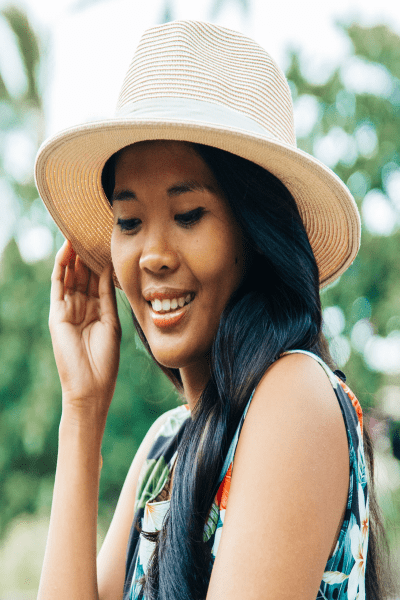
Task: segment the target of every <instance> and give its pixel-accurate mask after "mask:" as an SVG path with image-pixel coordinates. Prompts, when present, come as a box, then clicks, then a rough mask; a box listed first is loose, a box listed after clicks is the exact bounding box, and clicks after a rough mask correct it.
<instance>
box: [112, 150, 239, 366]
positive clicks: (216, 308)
mask: <svg viewBox="0 0 400 600" xmlns="http://www.w3.org/2000/svg"><path fill="white" fill-rule="evenodd" d="M113 213H114V228H113V233H112V240H111V254H112V261H113V264H114V269H115V273H116V275H117V277H118V280H119V282H120V284H121V287H122V289H123V291H124V292H125V294H126V296H127V298H128V300H129V303H130V305H131V307H132V309H133V312H134V313H135V316H136V318H137V320H138V322H139V324H140V326H141V328H142V330H143V332H144V334H145V336H146V338H147V341H148V343H149V345H150V348H151V350H152V352H153V354H154V357H155V358H156V360H158V362H160V363H161V364H162V365H164V366H166V367H170V368H183V367H187V366H190V365H194V364H195V363H196V362H197V361H199V360H203V359H204V358H205V356H206V355H207V353H208V351H209V350H210V348H211V345H212V342H213V339H214V336H215V334H216V332H217V329H218V324H219V320H220V317H221V313H222V311H223V309H224V308H225V306H226V304H227V302H228V300H229V298H230V296H231V295H232V293H233V292H234V291H235V290H236V289H237V288H238V286H239V284H240V282H241V279H242V276H243V269H244V252H243V244H242V234H241V231H240V228H239V227H238V225H237V223H236V221H235V220H234V218H233V215H232V213H231V211H230V208H229V205H228V203H227V202H226V200H225V198H224V197H223V195H222V193H221V191H220V190H219V188H218V184H217V182H216V180H215V178H214V176H213V174H212V173H211V171H210V169H209V168H208V166H207V165H206V164H205V163H204V161H203V160H202V158H200V156H199V155H198V154H197V153H196V151H195V150H194V148H193V147H192V146H191V145H189V144H186V143H184V142H172V141H155V142H142V143H140V144H134V145H132V146H129V147H127V148H125V149H124V150H123V151H122V153H121V154H120V156H119V157H118V160H117V164H116V169H115V188H114V193H113Z"/></svg>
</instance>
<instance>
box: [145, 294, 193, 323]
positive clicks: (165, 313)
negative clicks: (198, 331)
mask: <svg viewBox="0 0 400 600" xmlns="http://www.w3.org/2000/svg"><path fill="white" fill-rule="evenodd" d="M194 297H195V294H193V293H191V294H187V295H186V296H185V298H183V300H184V303H183V306H179V303H178V305H177V308H173V307H175V304H176V303H175V302H173V300H175V298H174V299H172V300H168V302H169V310H167V307H168V304H167V303H166V301H165V300H162V301H160V300H153V301H152V302H148V303H147V304H148V305H149V307H150V313H151V318H152V320H153V323H154V325H155V326H156V327H159V328H160V329H168V328H171V327H175V326H176V325H178V323H180V322H181V321H182V319H183V318H184V317H186V315H187V313H188V311H190V308H191V306H190V305H191V303H192V302H193V299H194ZM176 300H178V299H176ZM155 302H156V303H157V302H160V303H164V302H165V304H164V307H165V309H164V307H163V306H161V310H159V311H157V310H155V309H154V308H153V306H152V305H153V304H154V303H155ZM155 308H159V304H156V307H155Z"/></svg>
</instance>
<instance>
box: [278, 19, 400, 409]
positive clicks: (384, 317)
mask: <svg viewBox="0 0 400 600" xmlns="http://www.w3.org/2000/svg"><path fill="white" fill-rule="evenodd" d="M345 31H347V34H348V35H349V37H350V39H351V40H352V42H353V45H354V53H355V55H356V56H358V57H361V58H362V59H364V60H365V61H374V62H376V61H379V62H380V63H381V64H383V65H385V66H386V68H387V69H388V71H389V72H390V73H391V75H392V76H393V86H394V89H395V90H396V89H397V88H398V86H399V81H398V80H397V79H395V78H396V77H397V76H398V74H399V66H400V59H399V56H400V38H399V37H398V36H397V35H396V34H394V33H393V32H391V31H390V30H389V29H388V28H387V27H384V26H376V27H371V28H362V27H360V26H359V25H355V24H353V25H351V26H350V27H347V28H345ZM287 77H288V79H289V80H290V82H291V87H292V90H294V94H295V99H296V100H299V99H300V98H301V97H302V95H303V94H307V95H311V96H312V97H313V98H314V99H316V101H317V103H318V105H319V107H320V111H319V118H318V119H317V120H316V122H315V125H314V127H313V128H312V130H311V131H310V132H309V133H308V135H307V136H306V137H304V138H301V139H300V140H299V146H300V147H301V148H302V149H304V150H306V151H307V152H310V153H313V152H314V148H315V143H316V140H318V139H320V138H322V137H323V136H325V135H327V134H328V133H329V132H330V131H331V130H332V128H334V127H336V128H337V127H339V128H341V129H342V130H343V131H344V132H345V133H347V134H348V135H349V136H352V138H353V139H354V138H355V137H356V135H357V130H359V128H360V127H362V126H363V125H365V124H368V125H369V126H371V128H373V130H374V131H375V133H376V137H377V147H376V149H375V150H374V151H373V152H371V153H370V154H367V155H363V153H362V152H360V150H358V151H357V152H356V155H355V156H353V157H351V158H350V160H349V158H348V157H346V156H343V157H341V158H340V159H339V160H338V162H337V164H336V165H334V167H333V168H334V170H335V171H336V173H337V174H338V175H339V177H340V178H341V179H342V180H343V181H344V182H346V183H347V184H348V185H349V187H350V189H351V191H352V192H353V195H354V196H355V199H356V201H357V203H358V205H359V207H360V208H361V205H362V200H363V197H364V196H365V194H366V193H367V192H368V191H369V190H370V189H376V190H379V191H381V192H382V193H384V191H385V190H384V180H385V172H387V171H388V170H389V171H390V170H394V169H396V168H400V155H399V142H398V140H399V139H400V121H399V118H398V106H397V105H396V103H395V102H392V101H391V100H390V99H388V98H385V97H382V96H378V95H373V94H367V93H359V94H357V93H354V92H353V91H349V90H346V88H345V86H344V84H343V82H342V74H341V67H340V66H338V68H337V69H336V70H335V71H334V72H333V73H332V74H331V76H330V77H329V79H328V80H327V81H326V82H325V83H324V84H323V85H313V84H312V83H310V82H309V81H307V79H306V78H305V77H304V76H303V74H302V70H301V65H300V61H299V57H298V55H296V54H292V56H291V62H290V66H289V69H288V72H287ZM399 243H400V233H399V231H398V230H397V231H395V232H394V233H393V234H392V235H391V236H377V235H372V234H371V233H370V232H369V231H368V230H367V229H366V228H365V227H363V228H362V241H361V248H360V251H359V254H358V256H357V258H356V260H355V261H354V263H353V265H352V266H351V267H350V268H349V269H348V270H347V271H346V272H345V273H344V274H343V275H342V276H341V278H340V281H339V283H337V284H335V285H333V286H331V287H330V288H328V289H326V290H325V291H324V292H323V293H322V300H323V305H324V306H325V307H327V306H338V307H340V308H341V310H342V311H343V313H344V316H345V323H346V324H345V328H344V330H343V332H342V334H343V335H344V336H346V337H347V338H348V339H349V338H350V335H351V331H352V328H353V327H354V325H355V324H356V322H357V321H358V320H359V319H361V318H363V317H362V316H360V315H359V314H357V311H355V310H354V303H356V302H357V299H366V301H367V303H368V304H369V305H370V307H371V315H368V317H369V318H370V320H371V323H372V325H373V327H374V333H375V334H378V335H381V336H385V335H387V333H388V332H387V324H388V321H389V319H390V318H392V317H393V316H394V315H400V303H399V293H400V278H399V274H400V273H399V267H398V265H399V262H398V248H399ZM345 370H346V374H347V375H348V379H349V383H350V386H351V387H352V388H353V389H354V391H355V393H356V394H357V395H358V396H359V397H360V400H361V402H362V405H363V407H364V408H373V407H374V406H375V405H376V399H375V393H376V392H377V391H378V390H379V388H381V387H382V386H383V385H387V384H389V383H391V384H393V383H398V376H394V375H393V376H389V375H385V374H384V373H382V372H379V371H373V370H371V369H370V368H369V367H368V365H367V363H366V362H365V360H364V356H363V354H362V353H360V352H359V351H357V350H356V349H355V348H354V347H352V350H351V356H350V360H349V361H348V363H347V364H346V368H345Z"/></svg>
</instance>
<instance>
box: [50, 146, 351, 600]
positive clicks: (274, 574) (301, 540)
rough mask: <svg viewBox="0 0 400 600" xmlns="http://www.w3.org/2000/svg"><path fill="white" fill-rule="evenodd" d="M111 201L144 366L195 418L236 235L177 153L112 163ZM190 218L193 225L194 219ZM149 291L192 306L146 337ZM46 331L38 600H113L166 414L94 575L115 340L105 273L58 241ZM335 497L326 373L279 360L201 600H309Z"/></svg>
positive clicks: (152, 326) (340, 496)
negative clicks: (159, 370)
mask: <svg viewBox="0 0 400 600" xmlns="http://www.w3.org/2000/svg"><path fill="white" fill-rule="evenodd" d="M194 181H195V182H196V183H197V184H198V185H197V186H195V187H196V189H191V190H189V189H188V188H189V187H190V186H188V185H187V182H192V184H193V182H194ZM184 182H186V184H185V185H183V183H184ZM178 184H179V185H178ZM192 188H193V185H192ZM171 189H172V190H173V192H171ZM114 196H115V199H114V203H113V214H114V230H113V234H112V260H113V266H114V269H115V272H116V274H117V277H118V279H119V282H120V284H121V286H122V288H123V290H124V292H125V294H126V296H127V298H128V300H129V302H130V304H131V306H132V308H133V310H134V312H135V315H136V317H137V319H138V321H139V323H140V326H141V327H142V329H143V331H144V333H145V335H146V338H147V340H148V341H149V343H150V347H151V349H152V352H153V354H154V356H155V357H156V359H157V360H158V361H159V362H160V363H161V364H163V365H165V366H168V367H175V368H179V369H180V373H181V376H182V381H183V385H184V392H185V396H186V398H187V400H188V402H189V405H190V407H191V408H193V407H194V406H195V404H196V402H197V400H198V397H199V394H200V393H201V391H202V389H203V388H204V386H205V384H206V383H207V380H208V377H209V367H208V365H209V359H208V357H209V352H210V348H211V344H212V340H213V338H214V336H215V333H216V331H217V328H218V323H219V320H220V316H221V314H222V311H223V309H224V307H225V306H226V303H227V302H228V300H229V298H230V297H231V295H232V293H234V291H235V290H236V289H237V287H238V286H239V285H240V282H241V280H242V277H243V275H244V273H245V268H246V260H247V259H246V252H245V250H244V247H243V242H242V235H241V232H240V229H239V228H238V226H237V224H236V222H235V220H234V219H233V216H232V214H231V212H230V209H229V205H228V203H227V202H226V199H225V198H224V197H223V194H222V193H221V191H220V190H219V189H218V186H217V184H216V182H215V180H214V178H213V176H212V174H211V173H210V171H209V169H208V168H207V167H206V165H205V164H204V163H203V161H202V160H201V159H200V157H199V156H198V155H197V154H196V153H195V152H194V150H193V149H192V147H191V146H190V145H188V144H184V143H178V142H152V143H145V144H138V145H136V146H131V147H128V148H127V149H125V150H124V151H123V152H122V153H121V155H120V157H119V160H118V161H117V165H116V186H115V190H114ZM128 196H129V197H128ZM118 198H119V199H118ZM198 207H203V208H204V211H203V213H202V215H201V218H197V217H196V218H195V219H193V213H191V212H190V211H193V210H196V209H197V208H198ZM188 213H189V214H192V218H191V223H190V225H191V226H190V227H185V226H183V224H182V219H183V220H185V218H186V217H184V218H182V215H187V214H188ZM196 214H197V215H198V213H196ZM121 220H122V223H123V226H122V227H121ZM186 220H187V219H186ZM127 221H128V223H129V228H128V229H127V226H126V222H127ZM186 224H187V223H186ZM132 226H133V228H132ZM153 288H157V289H163V288H164V290H165V289H166V288H173V289H175V290H187V291H190V292H191V293H192V295H193V297H194V299H193V301H192V302H191V303H190V304H189V305H188V308H187V309H185V310H183V313H182V314H183V315H184V316H183V317H182V319H181V320H180V322H179V323H178V324H177V325H176V326H173V327H167V328H165V327H164V328H162V327H159V326H157V325H156V323H155V321H154V318H153V316H152V312H151V308H150V307H149V305H148V302H147V301H146V299H145V298H144V296H145V295H146V294H147V293H148V292H149V290H150V291H151V290H152V289H153ZM156 321H157V319H156ZM49 324H50V331H51V335H52V341H53V347H54V354H55V358H56V362H57V367H58V371H59V374H60V381H61V386H62V391H63V410H62V418H61V423H60V433H59V453H58V462H57V472H56V480H55V486H54V496H53V504H52V514H51V519H50V528H49V535H48V542H47V547H46V554H45V560H44V565H43V571H42V578H41V584H40V589H39V595H38V599H39V600H54V598H57V599H58V600H67V599H68V600H75V599H76V600H78V599H79V600H99V599H100V600H117V599H120V598H122V592H123V582H124V574H125V551H126V546H127V543H128V536H129V531H130V527H131V524H132V519H133V500H132V499H133V498H134V497H135V493H136V485H137V481H138V477H139V473H140V469H141V466H142V464H143V462H144V460H145V458H146V456H147V454H148V452H149V450H150V447H151V445H152V443H153V440H154V438H155V436H156V434H157V432H158V430H159V428H160V426H161V425H162V423H163V421H164V420H165V419H166V417H167V415H162V416H161V417H160V418H159V419H158V420H157V421H156V422H155V423H154V424H153V426H152V427H151V428H150V430H149V432H148V434H147V435H146V437H145V439H144V440H143V442H142V444H141V446H140V448H139V450H138V452H137V454H136V456H135V458H134V459H133V462H132V465H131V468H130V470H129V473H128V475H127V478H126V480H125V483H124V486H123V489H122V492H121V495H120V498H119V501H118V505H117V508H116V511H115V514H114V518H113V521H112V523H111V526H110V528H109V531H108V533H107V536H106V539H105V541H104V543H103V546H102V548H101V551H100V553H99V556H98V559H97V566H96V532H97V498H98V490H99V477H100V460H99V458H100V449H101V441H102V437H103V434H104V427H105V422H106V417H107V412H108V409H109V405H110V402H111V399H112V395H113V392H114V387H115V379H116V376H117V371H118V360H119V344H120V337H121V330H120V325H119V320H118V315H117V309H116V302H115V290H114V286H113V283H112V267H111V265H109V266H108V267H106V269H105V270H104V272H103V273H102V275H101V277H100V278H99V277H98V276H96V275H95V274H93V273H91V272H90V270H89V269H88V268H87V267H86V266H85V265H84V264H83V263H82V262H81V261H80V259H79V257H77V256H76V255H75V253H74V252H73V249H72V246H71V244H70V243H69V242H66V243H65V244H64V246H63V247H62V248H61V250H60V251H59V253H58V254H57V257H56V261H55V266H54V271H53V275H52V291H51V309H50V319H49ZM348 482H349V456H348V446H347V435H346V430H345V426H344V422H343V417H342V415H341V410H340V407H339V404H338V402H337V399H336V397H335V394H334V392H333V390H332V386H331V384H330V382H329V380H328V378H327V376H326V374H325V373H324V371H323V370H322V369H321V367H320V366H319V365H318V364H317V363H316V362H315V361H314V360H313V359H311V358H310V357H307V356H304V355H288V356H284V357H282V358H280V359H279V360H277V361H276V362H275V363H274V364H273V365H272V366H271V367H270V368H269V369H268V370H267V371H266V373H265V374H264V377H263V378H262V380H261V382H260V384H259V385H258V387H257V389H256V391H255V393H254V396H253V400H252V403H251V405H250V408H249V411H248V414H247V416H246V419H245V422H244V425H243V428H242V432H241V435H240V438H239V443H238V447H237V450H236V454H235V468H234V470H233V473H232V482H231V489H230V494H229V502H228V506H227V510H226V515H225V520H224V528H223V532H222V536H221V541H220V546H219V550H218V554H217V558H216V561H215V564H214V567H213V571H212V575H211V580H210V586H209V591H208V594H207V600H219V599H222V598H223V599H224V600H242V599H243V598H246V600H261V599H268V600H315V598H316V595H317V592H318V586H319V584H320V582H321V578H322V573H323V571H324V567H325V564H326V562H327V560H328V557H329V556H330V554H331V553H332V552H333V550H334V547H335V545H336V540H337V537H338V534H339V531H340V527H341V523H342V521H343V517H344V513H345V508H346V500H347V493H348ZM249 507H251V510H249ZM243 515H246V518H245V519H244V518H243Z"/></svg>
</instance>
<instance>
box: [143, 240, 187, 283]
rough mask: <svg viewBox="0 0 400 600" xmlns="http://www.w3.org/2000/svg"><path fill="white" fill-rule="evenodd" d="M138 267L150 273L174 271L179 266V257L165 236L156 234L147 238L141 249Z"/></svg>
mask: <svg viewBox="0 0 400 600" xmlns="http://www.w3.org/2000/svg"><path fill="white" fill-rule="evenodd" d="M139 266H140V268H141V269H142V270H145V271H148V272H151V273H163V272H167V271H175V270H176V269H177V268H178V266H179V257H178V254H177V252H176V250H175V249H174V248H173V247H172V245H171V243H170V241H169V240H168V239H167V236H166V235H163V234H162V233H158V234H157V235H152V236H149V237H148V238H147V240H146V244H145V246H144V247H143V250H142V254H141V257H140V259H139Z"/></svg>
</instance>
